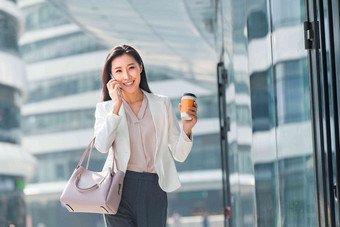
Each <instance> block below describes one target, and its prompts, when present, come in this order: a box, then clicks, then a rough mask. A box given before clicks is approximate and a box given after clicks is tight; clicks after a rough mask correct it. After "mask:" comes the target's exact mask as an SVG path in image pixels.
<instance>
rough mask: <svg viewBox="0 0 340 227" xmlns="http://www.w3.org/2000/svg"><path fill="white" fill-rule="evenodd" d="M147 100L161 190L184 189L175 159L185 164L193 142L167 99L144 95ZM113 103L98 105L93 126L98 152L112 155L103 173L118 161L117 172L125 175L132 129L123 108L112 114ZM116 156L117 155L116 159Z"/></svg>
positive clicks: (148, 94)
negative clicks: (186, 137)
mask: <svg viewBox="0 0 340 227" xmlns="http://www.w3.org/2000/svg"><path fill="white" fill-rule="evenodd" d="M142 91H143V90H142ZM143 92H144V94H145V95H146V97H147V98H148V102H149V107H150V111H151V114H152V118H153V122H154V125H155V128H156V144H155V147H156V149H155V151H156V152H155V158H154V160H155V163H154V165H155V169H156V172H157V174H158V177H159V180H158V183H159V185H160V187H161V188H162V189H163V190H164V191H166V192H171V191H174V190H176V189H178V188H179V187H180V186H181V183H180V181H179V177H178V174H177V170H176V166H175V163H174V160H173V158H172V157H171V154H170V152H169V150H168V146H169V148H170V150H171V151H172V155H173V157H174V159H175V160H176V161H179V162H183V161H184V160H185V159H186V158H187V156H188V154H189V153H190V151H191V147H192V142H193V138H192V136H191V142H188V141H186V140H185V139H184V135H183V133H184V131H183V130H181V129H180V127H179V124H178V121H177V118H176V115H175V112H174V110H173V109H172V106H171V103H170V99H169V98H168V97H166V96H162V95H157V94H154V93H148V92H146V91H143ZM112 108H113V101H112V100H108V101H104V102H99V103H97V105H96V112H95V118H96V121H95V125H94V136H95V137H96V139H95V144H94V146H95V147H96V148H97V150H98V151H100V152H102V153H106V152H108V151H109V154H108V156H107V159H106V162H105V164H104V167H103V170H107V168H108V167H111V166H112V161H113V160H114V157H115V163H116V165H115V170H117V169H119V170H121V171H123V172H125V171H126V168H127V165H128V162H129V159H130V139H129V129H128V125H127V121H126V115H125V110H124V107H123V105H121V107H120V110H119V115H116V114H113V113H112ZM113 154H114V155H113Z"/></svg>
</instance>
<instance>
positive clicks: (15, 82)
mask: <svg viewBox="0 0 340 227" xmlns="http://www.w3.org/2000/svg"><path fill="white" fill-rule="evenodd" d="M20 15H21V11H20V10H19V8H18V7H17V6H16V5H15V1H0V226H17V227H25V226H26V214H27V209H26V208H27V207H26V201H25V194H24V188H25V186H26V183H27V181H28V180H29V179H30V178H31V177H32V174H33V170H34V166H35V161H36V160H35V159H34V158H33V157H32V156H31V155H29V154H28V153H27V149H26V148H25V147H23V146H22V144H21V139H22V130H21V126H22V124H21V116H20V114H21V104H22V101H23V99H24V98H25V96H26V91H25V87H24V86H23V84H24V83H25V70H24V65H23V62H22V60H21V59H20V57H19V49H18V39H19V37H20V36H21V35H22V28H23V20H22V18H21V17H20Z"/></svg>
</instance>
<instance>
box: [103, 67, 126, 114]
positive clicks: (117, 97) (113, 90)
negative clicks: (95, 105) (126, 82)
mask: <svg viewBox="0 0 340 227" xmlns="http://www.w3.org/2000/svg"><path fill="white" fill-rule="evenodd" d="M110 76H111V78H112V79H111V80H109V82H107V84H106V87H107V90H108V91H109V95H110V97H111V100H112V101H113V110H112V113H114V114H117V115H118V112H119V109H120V106H121V105H122V97H121V94H120V83H119V82H118V81H117V80H116V79H115V78H114V77H113V76H112V75H111V74H110Z"/></svg>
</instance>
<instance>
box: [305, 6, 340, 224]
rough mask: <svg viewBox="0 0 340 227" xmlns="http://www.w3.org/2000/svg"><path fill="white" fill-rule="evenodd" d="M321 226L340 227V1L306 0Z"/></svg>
mask: <svg viewBox="0 0 340 227" xmlns="http://www.w3.org/2000/svg"><path fill="white" fill-rule="evenodd" d="M305 3H306V22H305V24H304V29H305V48H306V50H307V51H308V64H309V65H308V66H309V78H310V90H311V111H312V124H313V145H314V162H315V177H316V192H317V193H316V201H317V211H318V226H319V227H324V226H325V227H328V226H330V227H333V226H339V216H340V213H339V212H340V210H339V207H338V202H337V201H338V200H337V195H340V188H339V187H338V186H339V178H340V163H339V161H340V144H339V142H340V141H339V138H340V137H339V89H337V88H339V76H340V74H339V2H338V1H331V0H327V1H322V0H306V1H305Z"/></svg>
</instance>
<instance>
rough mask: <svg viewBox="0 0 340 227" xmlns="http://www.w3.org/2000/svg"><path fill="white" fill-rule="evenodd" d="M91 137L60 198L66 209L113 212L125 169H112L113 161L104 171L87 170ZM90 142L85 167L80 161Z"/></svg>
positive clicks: (72, 210) (117, 202) (116, 206)
mask: <svg viewBox="0 0 340 227" xmlns="http://www.w3.org/2000/svg"><path fill="white" fill-rule="evenodd" d="M94 141H95V138H93V139H92V141H91V143H90V144H89V145H88V147H87V149H86V151H85V152H84V154H83V156H82V157H81V160H80V161H79V163H78V165H77V168H76V169H75V170H74V171H73V174H72V176H71V178H70V179H69V181H68V182H67V184H66V187H65V189H64V191H63V193H62V195H61V197H60V201H61V202H62V203H63V204H64V205H65V207H66V208H67V210H68V211H70V212H86V213H101V214H116V213H117V210H118V207H119V203H120V199H121V197H122V188H123V181H124V175H125V173H124V172H123V171H120V170H118V171H117V172H116V173H115V172H114V170H113V169H114V168H113V167H114V161H113V162H112V168H110V167H109V168H108V169H107V170H106V171H103V172H94V171H90V170H88V167H89V162H90V158H91V154H92V148H93V145H94ZM90 146H91V150H90V154H89V157H88V160H87V165H86V169H85V168H84V167H83V166H81V164H82V163H83V161H84V158H85V157H86V154H87V152H88V150H89V147H90Z"/></svg>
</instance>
